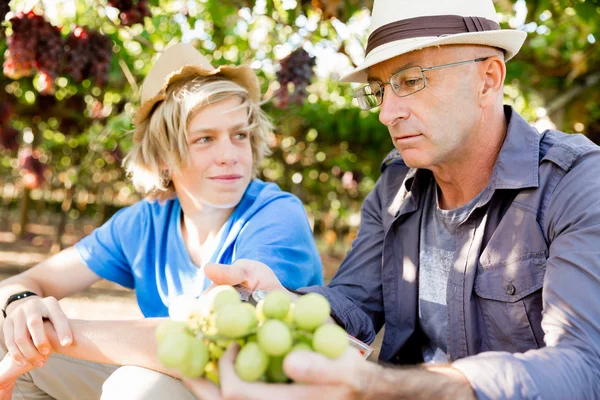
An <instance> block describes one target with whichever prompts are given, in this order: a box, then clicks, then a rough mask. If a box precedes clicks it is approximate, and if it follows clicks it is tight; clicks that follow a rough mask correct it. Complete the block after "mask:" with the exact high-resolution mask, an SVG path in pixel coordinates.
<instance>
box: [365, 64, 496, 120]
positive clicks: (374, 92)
mask: <svg viewBox="0 0 600 400" xmlns="http://www.w3.org/2000/svg"><path fill="white" fill-rule="evenodd" d="M488 58H490V57H482V58H476V59H474V60H467V61H460V62H455V63H452V64H443V65H435V66H433V67H429V68H421V67H418V66H415V67H409V68H405V69H402V70H400V71H398V72H396V73H395V74H393V75H392V76H391V77H390V81H389V82H371V83H369V84H368V85H366V86H363V87H362V88H360V89H359V90H358V91H357V92H356V93H355V94H354V97H355V98H356V100H357V101H358V106H359V107H360V108H361V109H363V110H370V109H371V108H374V107H377V106H379V105H381V103H382V102H383V87H384V86H385V85H390V86H391V88H392V90H393V91H394V93H396V95H397V96H398V97H406V96H410V95H411V94H414V93H417V92H418V91H420V90H423V89H425V87H426V86H427V79H426V78H425V71H431V70H434V69H440V68H446V67H455V66H457V65H464V64H469V63H474V62H480V61H485V60H487V59H488Z"/></svg>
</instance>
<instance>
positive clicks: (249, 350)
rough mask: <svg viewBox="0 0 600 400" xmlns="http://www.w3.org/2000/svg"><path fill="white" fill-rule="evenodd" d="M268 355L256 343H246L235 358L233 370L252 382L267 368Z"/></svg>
mask: <svg viewBox="0 0 600 400" xmlns="http://www.w3.org/2000/svg"><path fill="white" fill-rule="evenodd" d="M268 364H269V357H267V355H266V354H265V353H264V352H263V351H262V350H261V349H260V347H259V346H258V344H256V343H248V344H247V345H246V346H244V348H242V349H241V350H240V352H239V353H238V355H237V358H236V359H235V372H236V373H237V374H238V376H239V377H240V378H242V379H243V380H245V381H247V382H254V381H257V380H259V379H260V377H261V376H262V375H263V374H264V373H265V371H266V370H267V366H268Z"/></svg>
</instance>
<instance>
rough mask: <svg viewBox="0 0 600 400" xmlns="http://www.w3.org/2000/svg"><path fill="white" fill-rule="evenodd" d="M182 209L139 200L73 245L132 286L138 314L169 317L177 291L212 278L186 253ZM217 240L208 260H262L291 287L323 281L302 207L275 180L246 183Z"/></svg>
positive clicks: (100, 271)
mask: <svg viewBox="0 0 600 400" xmlns="http://www.w3.org/2000/svg"><path fill="white" fill-rule="evenodd" d="M181 215H182V210H181V205H180V203H179V200H178V199H172V200H168V201H166V202H164V203H162V204H161V203H159V202H149V201H147V200H142V201H140V202H138V203H137V204H134V205H133V206H131V207H127V208H124V209H122V210H119V211H118V212H117V213H116V214H115V215H114V216H113V217H112V218H111V219H110V220H109V221H107V222H106V223H105V224H104V225H102V226H101V227H99V228H98V229H96V230H95V231H94V232H92V234H91V235H89V236H87V237H85V238H83V239H82V240H81V241H80V242H78V243H77V244H75V248H76V249H77V250H78V251H79V254H80V255H81V257H82V259H83V261H84V262H85V263H86V264H87V265H88V267H89V268H90V269H91V270H92V271H94V273H96V274H97V275H99V276H101V277H102V278H105V279H107V280H109V281H113V282H116V283H118V284H120V285H122V286H125V287H127V288H131V289H135V291H136V296H137V301H138V304H139V306H140V309H141V311H142V313H143V314H144V316H146V317H163V316H167V315H168V307H169V304H170V302H171V301H172V300H173V299H174V298H175V297H177V296H179V295H181V294H183V293H185V294H191V295H199V294H201V293H202V291H203V290H204V289H205V288H206V287H207V286H208V285H209V284H210V281H209V280H208V278H206V277H205V275H204V271H203V268H199V267H198V266H196V265H195V264H193V262H192V260H191V258H190V256H189V253H188V252H187V249H186V247H185V244H184V242H183V236H182V233H181V223H180V221H181ZM217 240H218V243H219V244H218V245H217V247H216V250H215V251H214V253H213V256H212V258H211V260H210V261H211V262H216V263H221V264H231V263H233V262H234V261H235V260H238V259H242V258H245V259H250V260H256V261H260V262H262V263H265V264H266V265H268V266H269V267H271V269H272V270H273V271H274V272H275V275H277V278H279V280H280V281H281V283H282V284H283V285H284V286H285V287H287V288H291V289H296V288H299V287H303V286H310V285H322V284H323V268H322V266H321V259H320V257H319V253H318V251H317V248H316V246H315V242H314V240H313V237H312V232H311V230H310V226H309V224H308V219H307V217H306V213H305V211H304V207H303V206H302V203H301V201H300V200H299V199H298V198H297V197H295V196H294V195H292V194H290V193H287V192H284V191H282V190H281V189H279V187H278V186H277V185H275V184H273V183H265V182H263V181H261V180H259V179H255V180H253V181H252V182H251V183H250V185H249V186H248V188H247V189H246V192H245V193H244V196H243V197H242V200H241V201H240V203H239V204H238V206H237V207H236V208H235V210H234V211H233V213H232V214H231V216H230V217H229V219H228V220H227V222H225V224H224V225H223V227H222V228H221V230H220V232H219V236H218V238H217Z"/></svg>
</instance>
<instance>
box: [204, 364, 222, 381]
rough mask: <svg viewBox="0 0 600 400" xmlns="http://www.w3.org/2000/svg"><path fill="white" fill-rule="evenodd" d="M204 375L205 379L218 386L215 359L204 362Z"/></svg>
mask: <svg viewBox="0 0 600 400" xmlns="http://www.w3.org/2000/svg"><path fill="white" fill-rule="evenodd" d="M204 375H205V377H206V379H208V380H209V381H211V382H212V383H214V384H215V385H217V386H219V385H220V381H219V364H217V362H216V361H211V362H209V363H208V364H206V368H204Z"/></svg>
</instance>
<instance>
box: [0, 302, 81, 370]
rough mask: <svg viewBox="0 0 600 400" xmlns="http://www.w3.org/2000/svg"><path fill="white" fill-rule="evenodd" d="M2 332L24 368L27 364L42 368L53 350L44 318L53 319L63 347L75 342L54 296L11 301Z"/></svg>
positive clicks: (13, 353)
mask: <svg viewBox="0 0 600 400" xmlns="http://www.w3.org/2000/svg"><path fill="white" fill-rule="evenodd" d="M7 313H8V315H7V316H6V319H5V320H4V323H3V326H2V331H3V334H4V343H5V345H6V349H7V350H8V352H9V354H10V356H11V357H12V359H13V360H14V362H15V363H17V364H18V365H19V366H21V367H25V366H26V365H27V364H28V363H29V364H31V365H32V366H34V367H42V366H44V364H45V363H46V359H47V358H48V356H49V355H50V353H51V352H52V346H51V344H50V341H49V339H48V336H47V335H46V332H45V331H44V319H48V320H50V322H51V323H52V325H53V326H54V329H55V330H56V333H57V334H58V337H59V338H60V343H61V344H62V345H63V346H68V345H70V344H71V343H72V342H73V334H72V332H71V328H70V326H69V320H68V318H67V316H66V315H65V313H64V312H63V310H62V308H61V307H60V305H59V304H58V301H57V300H56V299H55V298H54V297H46V298H39V297H28V298H27V299H23V300H20V301H19V302H17V303H15V304H14V306H13V305H12V304H11V306H10V307H9V310H8V312H7Z"/></svg>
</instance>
